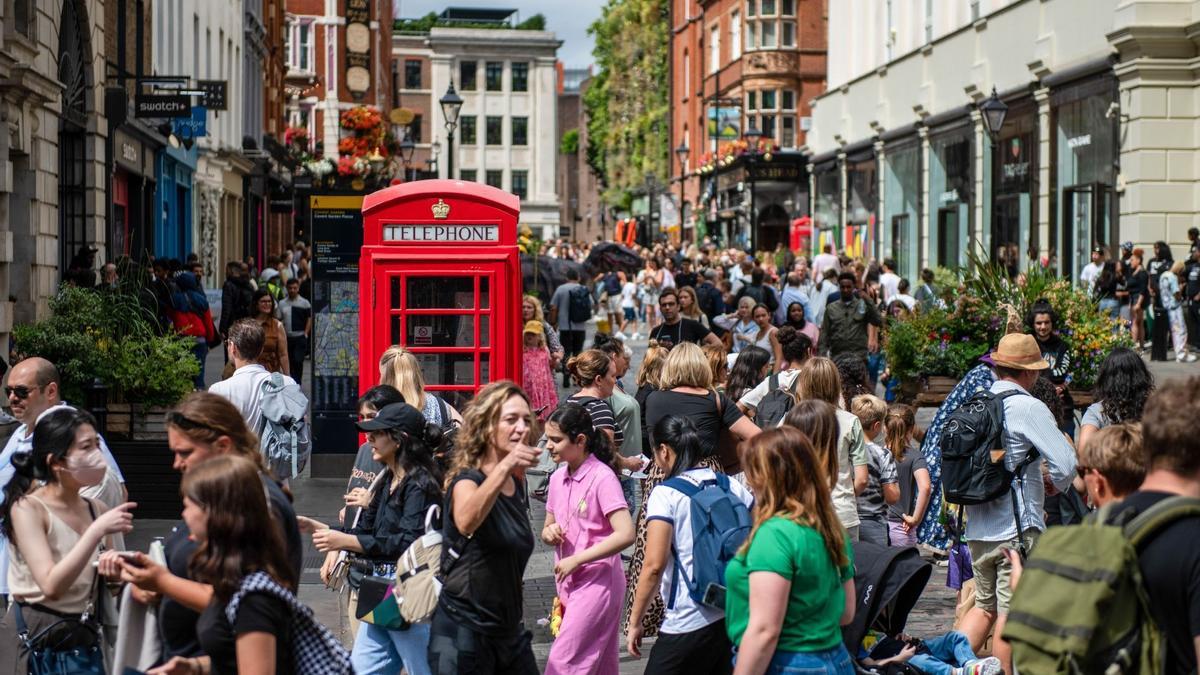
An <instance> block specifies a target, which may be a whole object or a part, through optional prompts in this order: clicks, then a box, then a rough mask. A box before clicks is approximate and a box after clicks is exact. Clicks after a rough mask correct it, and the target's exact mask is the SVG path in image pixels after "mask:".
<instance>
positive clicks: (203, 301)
mask: <svg viewBox="0 0 1200 675" xmlns="http://www.w3.org/2000/svg"><path fill="white" fill-rule="evenodd" d="M175 287H176V288H177V289H178V292H177V293H176V294H175V297H174V300H173V301H172V307H173V309H171V310H169V315H170V317H171V323H172V325H173V326H174V327H175V332H177V333H179V334H180V335H183V336H185V337H189V338H191V339H192V341H193V345H192V354H193V355H194V356H195V357H196V361H197V362H198V363H199V364H200V371H199V372H198V373H196V377H195V379H194V380H193V385H194V386H195V388H196V389H198V390H203V389H204V387H205V383H204V364H205V362H207V361H208V351H209V345H210V344H211V345H213V346H216V344H218V343H219V340H218V338H217V329H216V327H215V326H213V320H212V311H210V310H209V307H208V297H207V296H206V295H205V294H204V289H203V288H201V287H200V282H199V281H197V280H196V276H195V275H194V274H192V273H191V272H180V273H179V274H177V275H175Z"/></svg>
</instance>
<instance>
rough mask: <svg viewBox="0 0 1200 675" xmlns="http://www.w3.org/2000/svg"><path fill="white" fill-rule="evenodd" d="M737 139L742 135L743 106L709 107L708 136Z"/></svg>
mask: <svg viewBox="0 0 1200 675" xmlns="http://www.w3.org/2000/svg"><path fill="white" fill-rule="evenodd" d="M714 136H715V137H717V138H718V139H720V140H722V141H736V140H737V139H739V138H741V137H742V109H741V108H709V109H708V137H709V138H710V139H711V138H713V137H714Z"/></svg>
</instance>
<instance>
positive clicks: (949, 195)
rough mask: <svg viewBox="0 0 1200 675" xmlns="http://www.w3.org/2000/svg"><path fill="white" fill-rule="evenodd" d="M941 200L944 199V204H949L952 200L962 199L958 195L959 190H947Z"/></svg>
mask: <svg viewBox="0 0 1200 675" xmlns="http://www.w3.org/2000/svg"><path fill="white" fill-rule="evenodd" d="M941 200H942V203H943V204H949V203H950V202H957V201H960V200H959V196H958V190H946V191H945V192H943V193H942V196H941Z"/></svg>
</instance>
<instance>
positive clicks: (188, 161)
mask: <svg viewBox="0 0 1200 675" xmlns="http://www.w3.org/2000/svg"><path fill="white" fill-rule="evenodd" d="M197 153H198V150H197V149H196V148H195V147H192V149H190V150H185V149H183V148H164V149H163V150H162V152H160V153H158V161H157V176H158V189H157V190H156V192H155V203H156V208H155V209H154V255H155V256H157V257H160V258H176V259H179V260H183V259H184V258H185V257H186V256H187V254H189V253H191V252H192V224H193V220H192V218H193V213H194V208H193V200H192V179H193V176H194V174H195V170H196V157H197ZM205 272H207V273H208V274H209V275H212V274H215V273H216V272H217V270H205Z"/></svg>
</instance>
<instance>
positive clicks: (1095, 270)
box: [1079, 263, 1104, 291]
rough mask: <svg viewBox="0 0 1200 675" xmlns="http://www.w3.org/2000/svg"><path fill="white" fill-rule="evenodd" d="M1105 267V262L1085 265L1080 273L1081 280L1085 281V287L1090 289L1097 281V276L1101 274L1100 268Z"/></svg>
mask: <svg viewBox="0 0 1200 675" xmlns="http://www.w3.org/2000/svg"><path fill="white" fill-rule="evenodd" d="M1102 269H1104V264H1103V263H1101V264H1099V265H1097V264H1096V263H1088V264H1086V265H1084V266H1083V271H1082V272H1080V273H1079V280H1080V281H1081V282H1083V287H1084V288H1086V289H1088V290H1089V291H1090V290H1091V289H1092V285H1093V284H1095V283H1096V277H1098V276H1100V270H1102Z"/></svg>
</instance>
